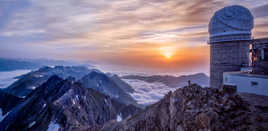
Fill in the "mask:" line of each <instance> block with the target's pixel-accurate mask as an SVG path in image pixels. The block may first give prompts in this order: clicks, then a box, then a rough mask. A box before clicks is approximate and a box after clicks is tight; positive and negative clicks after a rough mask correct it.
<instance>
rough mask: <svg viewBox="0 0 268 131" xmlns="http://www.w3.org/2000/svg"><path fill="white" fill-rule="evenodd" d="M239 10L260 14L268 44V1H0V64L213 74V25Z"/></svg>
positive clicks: (257, 30) (258, 31) (258, 33)
mask: <svg viewBox="0 0 268 131" xmlns="http://www.w3.org/2000/svg"><path fill="white" fill-rule="evenodd" d="M237 4H239V5H243V6H245V7H247V8H249V9H250V11H251V12H252V13H253V15H254V17H255V27H254V30H253V36H254V37H255V38H261V37H268V19H267V18H268V13H267V12H268V1H267V0H187V1H186V0H0V57H4V58H32V59H36V58H46V59H63V60H78V61H90V62H92V63H94V64H98V65H102V66H103V65H105V66H107V67H109V68H111V69H113V68H114V69H115V68H117V69H119V70H120V69H122V70H123V69H128V70H137V71H151V72H208V70H209V46H208V45H207V40H208V23H209V20H210V18H211V17H212V15H213V13H214V12H215V11H216V10H218V9H220V8H223V7H225V6H228V5H237Z"/></svg>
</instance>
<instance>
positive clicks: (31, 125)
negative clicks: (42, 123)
mask: <svg viewBox="0 0 268 131" xmlns="http://www.w3.org/2000/svg"><path fill="white" fill-rule="evenodd" d="M35 123H36V121H33V122H32V123H30V124H29V126H28V128H32V127H33V126H34V125H35Z"/></svg>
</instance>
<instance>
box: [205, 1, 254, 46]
mask: <svg viewBox="0 0 268 131" xmlns="http://www.w3.org/2000/svg"><path fill="white" fill-rule="evenodd" d="M253 27H254V18H253V15H252V14H251V12H250V11H249V10H248V9H247V8H245V7H243V6H239V5H233V6H228V7H224V8H222V9H220V10H218V11H217V12H215V14H214V15H213V17H212V18H211V20H210V23H209V35H210V42H209V43H214V42H223V41H235V40H250V39H251V30H252V29H253Z"/></svg>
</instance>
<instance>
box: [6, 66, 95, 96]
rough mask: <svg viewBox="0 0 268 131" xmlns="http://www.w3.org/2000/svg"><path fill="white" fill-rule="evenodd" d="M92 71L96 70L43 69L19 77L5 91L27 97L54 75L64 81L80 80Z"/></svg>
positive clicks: (75, 67)
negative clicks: (69, 79)
mask: <svg viewBox="0 0 268 131" xmlns="http://www.w3.org/2000/svg"><path fill="white" fill-rule="evenodd" d="M92 70H94V69H91V70H90V69H88V68H87V67H83V66H56V67H42V68H40V69H39V70H36V71H32V72H30V73H28V74H25V75H22V76H19V77H18V79H19V80H17V81H16V82H14V83H13V84H11V85H10V86H9V87H7V88H6V89H5V91H6V92H8V93H10V94H13V95H15V96H18V97H26V96H27V95H28V94H30V93H31V92H32V91H33V90H35V88H37V87H39V86H40V85H42V84H43V83H44V82H46V81H47V80H48V79H49V78H50V77H51V76H53V75H57V76H59V77H61V78H63V79H66V78H68V77H73V78H74V79H76V80H79V79H81V78H82V77H83V76H85V75H87V74H88V73H90V72H91V71H92Z"/></svg>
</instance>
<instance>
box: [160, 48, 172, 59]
mask: <svg viewBox="0 0 268 131" xmlns="http://www.w3.org/2000/svg"><path fill="white" fill-rule="evenodd" d="M160 52H161V54H162V55H163V56H164V57H165V58H166V59H171V58H172V57H173V56H174V52H175V49H174V48H172V47H162V48H160Z"/></svg>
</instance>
